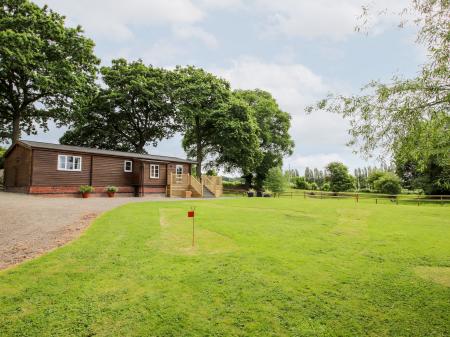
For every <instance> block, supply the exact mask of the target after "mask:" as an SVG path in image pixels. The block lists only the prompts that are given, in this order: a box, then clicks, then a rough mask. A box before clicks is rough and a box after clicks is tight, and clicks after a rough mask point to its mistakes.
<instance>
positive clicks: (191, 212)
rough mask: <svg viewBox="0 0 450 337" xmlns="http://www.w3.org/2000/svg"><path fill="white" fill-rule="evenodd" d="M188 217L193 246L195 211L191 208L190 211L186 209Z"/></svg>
mask: <svg viewBox="0 0 450 337" xmlns="http://www.w3.org/2000/svg"><path fill="white" fill-rule="evenodd" d="M187 215H188V218H192V247H194V243H195V239H194V238H195V222H194V221H195V220H194V219H195V211H194V209H191V210H190V211H188V213H187Z"/></svg>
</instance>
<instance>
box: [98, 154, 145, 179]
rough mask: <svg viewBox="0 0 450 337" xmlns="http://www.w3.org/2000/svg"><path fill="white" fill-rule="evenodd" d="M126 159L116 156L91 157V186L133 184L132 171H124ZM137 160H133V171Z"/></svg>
mask: <svg viewBox="0 0 450 337" xmlns="http://www.w3.org/2000/svg"><path fill="white" fill-rule="evenodd" d="M126 160H128V159H124V158H117V157H103V156H94V157H93V170H92V173H93V174H92V185H93V186H107V185H114V186H131V185H133V184H134V175H133V172H125V171H124V163H125V161H126ZM131 161H132V162H133V160H131ZM137 164H138V163H137V162H133V171H134V170H136V169H137V167H136V166H137Z"/></svg>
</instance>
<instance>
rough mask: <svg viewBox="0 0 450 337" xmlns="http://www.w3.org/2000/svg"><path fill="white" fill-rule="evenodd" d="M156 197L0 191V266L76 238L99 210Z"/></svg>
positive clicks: (34, 255) (5, 265) (12, 263)
mask: <svg viewBox="0 0 450 337" xmlns="http://www.w3.org/2000/svg"><path fill="white" fill-rule="evenodd" d="M155 199H159V200H174V199H164V198H156V197H144V198H134V197H119V198H112V199H110V198H89V199H81V198H51V197H39V196H31V195H26V194H16V193H5V192H0V269H4V268H6V267H8V266H11V265H14V264H17V263H20V262H22V261H24V260H26V259H29V258H33V257H36V256H38V255H41V254H42V253H44V252H46V251H49V250H51V249H53V248H56V247H59V246H61V245H63V244H64V243H66V242H68V241H70V240H72V239H73V238H75V237H77V236H78V235H79V234H80V233H81V232H82V231H83V229H85V228H86V227H87V226H88V225H89V223H90V221H91V220H92V219H93V218H95V217H96V216H98V215H99V214H100V213H102V212H104V211H107V210H109V209H112V208H115V207H117V206H120V205H123V204H126V203H130V202H142V201H150V200H155Z"/></svg>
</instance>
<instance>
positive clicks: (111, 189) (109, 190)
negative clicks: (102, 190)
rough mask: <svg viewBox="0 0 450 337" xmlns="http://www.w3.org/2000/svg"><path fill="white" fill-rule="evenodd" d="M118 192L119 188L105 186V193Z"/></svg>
mask: <svg viewBox="0 0 450 337" xmlns="http://www.w3.org/2000/svg"><path fill="white" fill-rule="evenodd" d="M117 191H119V188H118V187H116V186H106V192H114V193H115V192H117Z"/></svg>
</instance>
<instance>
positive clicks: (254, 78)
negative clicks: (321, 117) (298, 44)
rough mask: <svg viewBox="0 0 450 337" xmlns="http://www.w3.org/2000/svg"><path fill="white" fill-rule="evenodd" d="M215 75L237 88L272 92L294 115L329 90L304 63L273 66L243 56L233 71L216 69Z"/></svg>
mask: <svg viewBox="0 0 450 337" xmlns="http://www.w3.org/2000/svg"><path fill="white" fill-rule="evenodd" d="M214 72H215V73H216V74H218V75H219V76H222V77H224V78H226V79H228V80H229V81H230V82H231V84H232V86H233V87H234V88H240V89H254V88H259V89H263V90H267V91H269V92H271V93H272V94H273V95H274V96H275V97H276V98H277V100H278V101H279V102H280V103H281V104H282V106H283V108H284V109H288V110H290V112H291V113H292V114H296V113H297V112H300V111H298V109H297V108H298V107H299V106H300V107H301V106H304V105H305V103H308V102H310V101H311V99H312V98H313V97H315V96H317V95H318V94H323V93H325V92H326V90H327V86H326V85H325V83H324V82H323V80H322V78H321V77H320V76H318V75H317V74H315V73H313V72H312V71H311V70H310V69H308V68H307V67H305V66H304V65H302V64H295V63H286V64H284V63H270V62H264V61H261V60H259V59H256V58H251V57H242V58H240V59H239V60H235V61H233V62H232V66H231V67H230V68H227V69H215V70H214ZM301 111H303V109H301Z"/></svg>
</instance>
